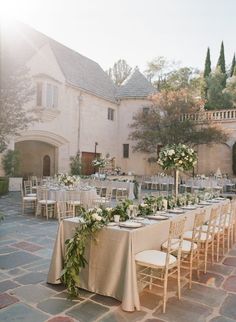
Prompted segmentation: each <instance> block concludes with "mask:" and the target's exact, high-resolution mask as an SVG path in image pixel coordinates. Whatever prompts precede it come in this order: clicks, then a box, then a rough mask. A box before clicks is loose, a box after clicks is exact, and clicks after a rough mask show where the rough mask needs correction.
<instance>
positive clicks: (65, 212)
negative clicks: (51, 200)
mask: <svg viewBox="0 0 236 322" xmlns="http://www.w3.org/2000/svg"><path fill="white" fill-rule="evenodd" d="M68 217H74V210H73V205H72V204H70V203H68V202H66V201H58V202H57V218H58V221H59V223H60V222H61V220H63V219H65V218H68Z"/></svg>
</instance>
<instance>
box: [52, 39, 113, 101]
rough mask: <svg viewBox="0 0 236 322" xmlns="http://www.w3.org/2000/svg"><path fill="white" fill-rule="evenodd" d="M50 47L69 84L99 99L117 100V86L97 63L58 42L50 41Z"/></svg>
mask: <svg viewBox="0 0 236 322" xmlns="http://www.w3.org/2000/svg"><path fill="white" fill-rule="evenodd" d="M50 45H51V48H52V50H53V52H54V54H55V56H56V59H57V61H58V64H59V66H60V67H61V70H62V72H63V73H64V75H65V78H66V80H67V82H68V83H70V84H72V85H74V86H77V87H79V88H81V89H84V90H86V91H88V92H90V93H92V94H95V95H97V96H99V97H103V98H105V99H108V100H112V101H114V100H115V93H116V86H115V85H114V83H113V82H112V80H111V79H110V77H109V76H108V75H107V74H106V73H105V72H104V70H103V69H102V68H101V67H100V66H99V65H98V64H97V63H96V62H94V61H93V60H91V59H89V58H87V57H85V56H82V55H80V54H79V53H77V52H75V51H74V50H72V49H69V48H67V47H65V46H63V45H61V44H59V43H58V42H56V41H53V40H50Z"/></svg>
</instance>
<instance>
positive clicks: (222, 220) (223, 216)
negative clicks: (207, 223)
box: [217, 204, 229, 233]
mask: <svg viewBox="0 0 236 322" xmlns="http://www.w3.org/2000/svg"><path fill="white" fill-rule="evenodd" d="M228 212H229V204H224V205H222V206H221V208H220V215H219V219H218V221H217V228H218V232H219V233H220V232H221V231H223V230H224V229H225V226H226V221H227V216H228Z"/></svg>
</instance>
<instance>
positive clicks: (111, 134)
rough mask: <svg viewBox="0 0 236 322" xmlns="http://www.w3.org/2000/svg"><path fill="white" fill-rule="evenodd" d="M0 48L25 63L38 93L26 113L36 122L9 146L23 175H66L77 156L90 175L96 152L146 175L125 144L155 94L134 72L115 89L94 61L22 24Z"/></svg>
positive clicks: (137, 155) (141, 158)
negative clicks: (135, 119) (139, 113)
mask: <svg viewBox="0 0 236 322" xmlns="http://www.w3.org/2000/svg"><path fill="white" fill-rule="evenodd" d="M2 44H3V48H4V50H5V52H6V53H7V57H8V58H9V59H12V61H14V63H16V62H17V64H26V66H27V67H28V69H29V73H30V75H31V76H32V81H33V83H34V86H35V89H36V91H35V96H34V97H33V99H32V101H31V102H30V104H28V106H27V107H26V108H29V109H33V111H34V112H35V114H36V115H37V117H38V119H39V120H40V121H38V122H35V123H34V124H33V125H31V126H30V127H29V128H28V129H27V131H25V132H22V133H21V135H20V136H18V137H15V138H13V139H12V142H11V144H10V146H9V148H11V149H16V150H19V151H20V155H21V174H22V175H29V174H32V173H33V174H35V175H38V176H42V175H45V176H46V175H53V174H55V173H57V172H67V171H69V162H70V157H71V156H75V155H76V153H77V152H79V153H80V155H81V159H82V163H83V164H84V172H85V173H86V174H90V173H91V172H93V170H94V169H93V168H92V167H91V160H93V159H94V157H95V152H96V154H97V155H102V156H106V155H108V154H109V155H110V157H112V158H114V164H115V165H116V166H119V167H121V169H122V171H124V172H129V171H131V172H133V173H136V174H143V173H145V172H148V171H150V170H149V166H148V165H149V164H148V162H147V160H146V159H147V158H146V156H145V155H143V154H140V153H133V152H132V142H130V141H129V140H128V134H129V123H131V122H132V117H133V114H134V113H136V112H137V111H138V110H140V109H142V108H144V107H145V106H148V105H150V101H149V100H148V96H149V95H151V94H152V93H153V92H154V91H155V89H154V88H153V86H152V85H151V83H150V82H148V81H147V79H146V78H145V77H144V75H142V74H141V73H140V71H139V70H138V69H135V70H134V71H133V73H132V75H130V77H129V79H127V80H126V82H125V83H124V84H123V85H122V86H121V87H116V86H115V85H114V83H113V82H112V81H111V79H110V78H109V77H108V75H107V74H106V73H105V72H104V71H103V70H102V68H101V67H100V66H99V65H98V64H97V63H96V62H94V61H92V60H91V59H89V58H87V57H85V56H82V55H80V54H79V53H77V52H75V51H74V50H72V49H69V48H67V47H65V46H64V45H62V44H60V43H58V42H56V41H54V40H53V39H51V38H49V37H47V36H45V35H43V34H41V33H40V32H38V31H36V30H34V29H32V28H29V27H28V26H25V25H23V24H18V25H17V28H14V29H12V31H11V34H10V32H8V33H7V37H5V38H4V37H3V40H2ZM16 53H17V54H16Z"/></svg>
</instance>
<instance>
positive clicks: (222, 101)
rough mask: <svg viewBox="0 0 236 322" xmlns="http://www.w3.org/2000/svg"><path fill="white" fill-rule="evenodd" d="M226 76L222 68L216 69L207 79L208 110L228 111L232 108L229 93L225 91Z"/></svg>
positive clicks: (206, 105)
mask: <svg viewBox="0 0 236 322" xmlns="http://www.w3.org/2000/svg"><path fill="white" fill-rule="evenodd" d="M224 80H225V74H223V73H222V72H221V69H220V67H218V68H216V70H215V72H214V73H211V75H210V76H209V77H208V78H207V88H208V90H207V103H206V104H205V108H206V109H207V110H218V109H228V108H231V107H232V102H231V97H230V94H229V92H227V91H225V90H224V86H223V84H224Z"/></svg>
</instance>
